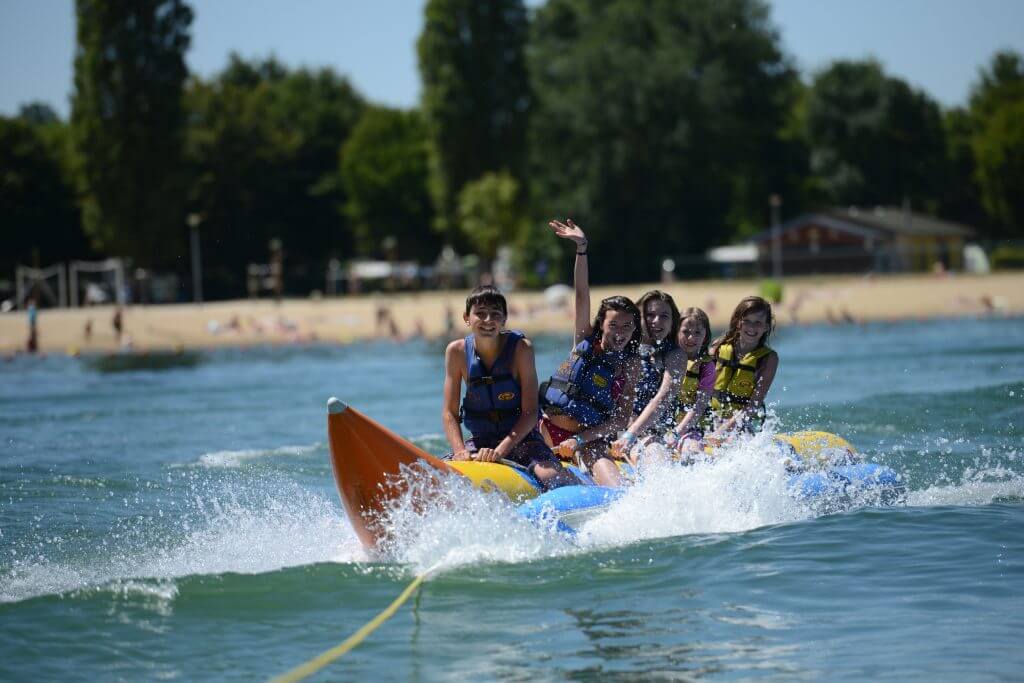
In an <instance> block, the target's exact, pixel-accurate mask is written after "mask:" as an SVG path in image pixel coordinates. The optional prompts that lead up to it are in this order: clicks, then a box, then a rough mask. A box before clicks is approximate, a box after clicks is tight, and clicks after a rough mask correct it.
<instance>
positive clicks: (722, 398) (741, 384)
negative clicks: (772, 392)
mask: <svg viewBox="0 0 1024 683" xmlns="http://www.w3.org/2000/svg"><path fill="white" fill-rule="evenodd" d="M733 353H734V351H733V346H732V344H722V345H721V346H719V347H718V352H717V353H716V354H715V393H714V395H713V396H712V398H711V409H712V410H713V411H715V413H716V415H718V417H719V418H721V419H728V418H729V417H732V414H733V413H734V412H736V410H737V409H739V408H742V407H743V406H745V405H747V404H748V403H750V397H751V396H753V395H754V382H755V379H756V377H757V366H758V365H760V364H761V359H762V358H764V357H765V356H767V355H768V354H770V353H772V349H771V348H770V347H767V346H759V347H757V348H756V349H754V350H753V351H751V352H750V353H748V354H746V355H745V356H743V357H742V358H740V359H739V360H736V359H735V358H733Z"/></svg>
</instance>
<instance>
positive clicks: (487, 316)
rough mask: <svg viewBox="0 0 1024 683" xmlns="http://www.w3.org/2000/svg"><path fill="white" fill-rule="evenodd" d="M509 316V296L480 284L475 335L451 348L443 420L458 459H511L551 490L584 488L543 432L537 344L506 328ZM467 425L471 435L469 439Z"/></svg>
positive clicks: (472, 298) (470, 314)
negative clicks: (540, 427)
mask: <svg viewBox="0 0 1024 683" xmlns="http://www.w3.org/2000/svg"><path fill="white" fill-rule="evenodd" d="M507 317H508V305H507V304H506V302H505V297H504V295H502V293H501V292H500V291H498V289H497V288H495V287H492V286H489V285H487V286H482V287H477V288H476V289H474V290H473V291H472V292H470V294H469V296H468V297H467V298H466V312H465V313H464V314H463V320H464V321H465V323H466V326H467V327H468V328H469V334H467V335H466V336H465V338H463V339H457V340H455V341H453V342H452V343H450V344H449V345H448V348H447V350H446V351H445V358H444V366H445V380H444V406H443V408H442V411H441V420H442V423H443V425H444V433H445V436H446V437H447V438H448V443H449V445H450V446H451V448H452V458H453V459H454V460H477V461H479V462H499V461H502V460H509V461H511V462H512V463H514V464H516V465H518V466H520V467H523V468H525V469H527V470H529V471H530V472H531V473H532V474H533V476H535V477H536V478H537V480H538V481H540V482H541V484H542V485H544V486H545V487H548V488H554V487H557V486H564V485H566V484H576V483H578V481H577V479H576V477H575V476H573V475H572V474H571V473H570V472H569V471H568V470H566V469H565V468H563V467H562V464H561V463H560V462H559V460H558V458H557V457H555V454H554V453H552V451H551V448H550V447H549V446H548V445H547V444H546V443H545V442H544V438H543V437H542V436H541V434H540V432H539V431H538V430H537V368H536V365H535V362H534V354H533V345H532V344H531V343H530V340H529V339H527V338H526V337H525V336H524V335H523V333H522V332H517V331H512V330H506V329H505V320H506V318H507ZM463 384H465V385H466V393H465V397H464V398H463V399H462V404H461V406H460V404H459V398H460V396H461V394H462V385H463ZM460 423H461V424H460ZM462 426H465V427H466V429H467V430H468V431H469V433H470V438H469V439H468V440H464V438H463V434H462Z"/></svg>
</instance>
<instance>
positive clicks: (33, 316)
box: [25, 296, 39, 353]
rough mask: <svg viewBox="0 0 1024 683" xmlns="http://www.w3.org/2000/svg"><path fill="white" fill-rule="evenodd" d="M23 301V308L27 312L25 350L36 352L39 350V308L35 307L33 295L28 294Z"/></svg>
mask: <svg viewBox="0 0 1024 683" xmlns="http://www.w3.org/2000/svg"><path fill="white" fill-rule="evenodd" d="M25 303H26V306H25V310H26V312H27V313H28V340H27V341H26V342H25V351H27V352H28V353H36V352H38V351H39V309H38V308H37V307H36V298H35V297H34V296H30V297H29V298H28V299H27V300H26V302H25Z"/></svg>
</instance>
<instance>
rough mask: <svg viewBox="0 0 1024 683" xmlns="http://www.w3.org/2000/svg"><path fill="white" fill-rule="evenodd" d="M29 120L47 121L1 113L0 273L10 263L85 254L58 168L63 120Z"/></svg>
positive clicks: (70, 189)
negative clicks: (0, 232)
mask: <svg viewBox="0 0 1024 683" xmlns="http://www.w3.org/2000/svg"><path fill="white" fill-rule="evenodd" d="M23 111H24V110H23ZM34 120H35V121H40V120H45V121H46V123H32V122H31V121H29V120H26V119H25V118H22V117H21V116H19V117H18V118H6V117H0V216H3V225H4V230H3V235H4V248H3V249H2V250H0V272H3V273H5V274H7V275H8V276H9V274H10V273H11V272H12V271H13V269H14V266H15V264H19V263H20V264H22V265H33V266H47V265H50V264H51V263H53V262H55V261H60V260H64V259H68V258H83V257H86V256H88V255H89V254H90V252H89V248H88V245H87V243H86V240H85V235H84V234H83V233H82V227H81V220H80V216H79V211H78V207H77V206H76V204H75V189H74V185H73V183H72V182H71V178H70V173H69V172H68V171H67V170H66V169H65V168H64V167H63V164H64V163H65V161H64V159H65V158H66V155H65V154H64V151H63V150H64V148H65V147H66V144H67V139H68V130H67V124H64V123H61V122H60V121H58V120H56V118H53V119H50V118H49V117H46V118H45V119H39V118H35V119H34Z"/></svg>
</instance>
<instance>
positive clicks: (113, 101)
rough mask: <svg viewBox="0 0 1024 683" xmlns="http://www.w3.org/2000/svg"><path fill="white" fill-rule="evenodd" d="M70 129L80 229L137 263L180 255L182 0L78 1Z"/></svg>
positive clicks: (185, 15)
mask: <svg viewBox="0 0 1024 683" xmlns="http://www.w3.org/2000/svg"><path fill="white" fill-rule="evenodd" d="M75 8H76V17H77V21H78V49H77V52H76V56H75V89H74V94H73V96H72V131H73V138H74V144H75V147H76V150H77V159H78V162H79V168H78V177H79V181H80V188H81V192H82V195H83V207H84V221H85V229H86V231H87V232H88V234H89V235H90V237H91V238H92V241H93V243H94V244H95V245H96V247H98V248H101V249H103V250H104V251H106V252H108V253H111V254H116V255H122V256H130V257H133V258H135V259H136V261H137V262H138V263H139V264H142V265H166V264H169V263H174V262H175V259H176V258H177V257H180V256H181V253H182V249H183V245H184V241H183V239H182V238H183V234H184V205H183V202H182V197H183V195H184V193H183V191H182V190H183V175H182V166H181V147H182V136H183V123H184V119H183V112H182V108H181V94H182V86H183V84H184V82H185V79H186V77H187V71H186V67H185V59H184V56H185V51H186V50H187V49H188V47H189V43H190V38H189V32H188V30H189V26H190V24H191V23H192V10H191V9H190V8H189V7H188V5H186V4H185V3H184V2H182V1H181V0H139V1H138V2H131V3H110V2H101V1H100V0H77V1H76V4H75Z"/></svg>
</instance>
